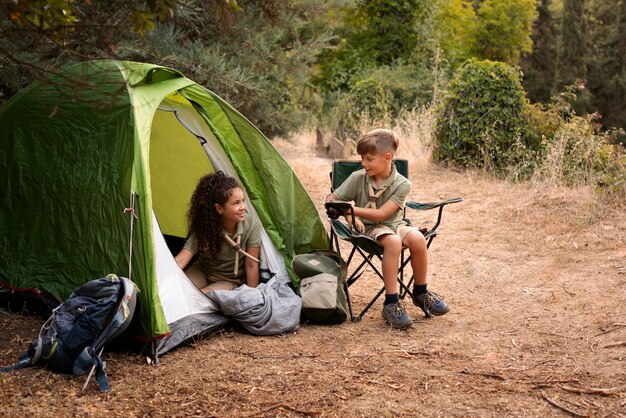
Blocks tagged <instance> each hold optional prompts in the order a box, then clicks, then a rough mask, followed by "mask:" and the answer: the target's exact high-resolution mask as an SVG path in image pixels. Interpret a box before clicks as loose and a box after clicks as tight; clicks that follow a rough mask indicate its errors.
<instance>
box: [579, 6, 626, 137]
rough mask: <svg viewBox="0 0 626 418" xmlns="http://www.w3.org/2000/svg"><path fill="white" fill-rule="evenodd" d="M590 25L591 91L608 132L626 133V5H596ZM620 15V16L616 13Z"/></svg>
mask: <svg viewBox="0 0 626 418" xmlns="http://www.w3.org/2000/svg"><path fill="white" fill-rule="evenodd" d="M590 9H591V10H592V11H593V12H594V13H593V14H592V15H591V21H590V24H589V32H590V37H591V39H592V40H593V42H591V43H590V44H591V48H590V51H591V52H590V56H591V57H592V59H591V60H590V63H589V66H588V88H589V90H590V91H591V92H592V93H593V101H592V104H593V107H592V109H597V110H598V111H599V112H600V114H601V115H602V118H601V119H600V122H601V123H602V125H603V126H604V127H605V128H610V127H620V128H623V129H626V68H625V67H626V57H625V54H626V2H624V1H623V0H610V1H601V2H600V1H596V2H594V3H592V4H591V5H590ZM616 11H617V12H616Z"/></svg>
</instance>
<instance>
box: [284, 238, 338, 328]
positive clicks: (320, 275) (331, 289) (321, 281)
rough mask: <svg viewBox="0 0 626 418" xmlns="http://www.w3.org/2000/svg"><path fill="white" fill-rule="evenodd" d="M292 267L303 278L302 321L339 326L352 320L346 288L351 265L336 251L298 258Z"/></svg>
mask: <svg viewBox="0 0 626 418" xmlns="http://www.w3.org/2000/svg"><path fill="white" fill-rule="evenodd" d="M291 267H292V268H293V271H294V272H295V273H296V274H297V275H298V277H299V278H300V289H299V294H300V297H301V298H302V312H301V314H302V318H303V319H304V320H308V321H309V322H311V323H314V324H339V323H342V322H344V321H345V320H346V318H347V317H348V314H347V310H346V295H345V293H344V285H345V281H346V276H347V273H348V266H347V265H346V263H345V262H344V261H343V259H342V258H341V257H340V256H339V254H337V253H336V252H334V251H326V250H315V251H311V252H309V253H306V254H299V255H296V256H295V257H294V258H293V260H292V262H291Z"/></svg>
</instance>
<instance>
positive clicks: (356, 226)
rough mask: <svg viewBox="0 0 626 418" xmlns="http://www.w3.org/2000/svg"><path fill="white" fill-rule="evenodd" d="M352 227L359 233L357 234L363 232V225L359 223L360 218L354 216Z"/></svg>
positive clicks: (361, 222)
mask: <svg viewBox="0 0 626 418" xmlns="http://www.w3.org/2000/svg"><path fill="white" fill-rule="evenodd" d="M354 227H355V228H356V230H357V231H358V232H359V234H362V233H363V232H365V225H364V224H363V221H361V218H359V217H356V216H355V217H354Z"/></svg>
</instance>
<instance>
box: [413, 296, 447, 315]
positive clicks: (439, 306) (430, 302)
mask: <svg viewBox="0 0 626 418" xmlns="http://www.w3.org/2000/svg"><path fill="white" fill-rule="evenodd" d="M413 304H414V305H415V306H418V307H419V308H420V309H421V310H423V311H424V313H425V314H426V316H431V315H433V316H441V315H445V314H447V313H448V312H449V311H450V306H449V305H448V304H447V303H446V302H445V301H444V300H443V298H442V297H441V296H439V295H438V294H436V293H435V292H431V291H430V290H429V291H428V292H426V293H422V294H421V295H416V294H413Z"/></svg>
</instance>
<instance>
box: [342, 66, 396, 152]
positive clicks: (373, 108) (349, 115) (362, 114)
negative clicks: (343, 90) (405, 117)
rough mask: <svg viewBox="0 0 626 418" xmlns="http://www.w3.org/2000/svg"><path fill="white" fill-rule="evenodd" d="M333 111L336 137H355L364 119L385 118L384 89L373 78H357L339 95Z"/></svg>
mask: <svg viewBox="0 0 626 418" xmlns="http://www.w3.org/2000/svg"><path fill="white" fill-rule="evenodd" d="M333 113H334V116H335V117H336V118H337V128H336V135H337V138H339V139H341V140H346V139H356V138H357V137H358V136H359V135H360V134H361V125H362V124H363V123H364V119H365V120H366V121H376V122H381V123H384V122H385V121H386V120H387V116H388V113H389V109H388V106H387V97H386V95H385V91H384V90H383V88H382V86H381V85H380V83H378V82H377V81H376V80H374V79H371V78H367V79H364V80H359V81H357V82H356V83H355V84H354V87H352V89H351V90H350V92H349V93H348V94H345V95H343V96H342V97H341V99H340V100H339V102H338V104H337V107H336V108H335V111H334V112H333Z"/></svg>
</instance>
